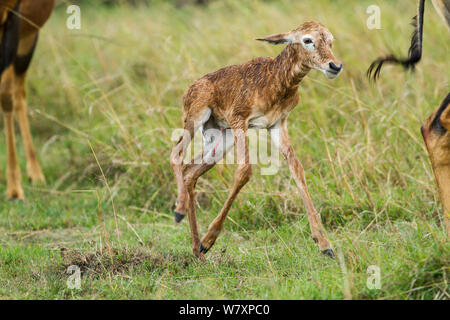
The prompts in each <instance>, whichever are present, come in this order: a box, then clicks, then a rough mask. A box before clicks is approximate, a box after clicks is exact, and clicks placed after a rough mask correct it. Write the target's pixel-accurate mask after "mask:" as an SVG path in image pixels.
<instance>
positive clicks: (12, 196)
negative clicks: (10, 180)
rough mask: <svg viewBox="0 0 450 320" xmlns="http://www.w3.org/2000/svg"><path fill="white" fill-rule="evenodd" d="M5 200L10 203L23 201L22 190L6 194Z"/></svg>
mask: <svg viewBox="0 0 450 320" xmlns="http://www.w3.org/2000/svg"><path fill="white" fill-rule="evenodd" d="M6 199H8V201H11V202H16V201H24V199H25V196H24V193H23V190H22V188H20V189H17V190H12V191H7V192H6Z"/></svg>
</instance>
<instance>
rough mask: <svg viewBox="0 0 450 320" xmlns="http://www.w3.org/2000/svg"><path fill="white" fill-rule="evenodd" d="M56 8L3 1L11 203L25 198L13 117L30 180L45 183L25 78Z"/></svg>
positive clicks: (40, 2)
mask: <svg viewBox="0 0 450 320" xmlns="http://www.w3.org/2000/svg"><path fill="white" fill-rule="evenodd" d="M53 6H54V0H0V36H1V38H0V39H1V40H0V41H1V42H0V104H1V107H2V110H3V118H4V123H5V134H6V144H7V152H8V165H7V172H6V179H7V190H6V196H7V198H8V199H11V200H13V199H23V198H24V193H23V189H22V184H21V172H20V168H19V164H18V161H17V153H16V146H15V138H14V117H13V115H14V114H15V115H16V117H17V120H18V122H19V127H20V132H21V134H22V138H23V141H24V147H25V153H26V157H27V174H28V177H29V179H30V180H31V181H32V182H33V183H36V182H42V183H43V182H45V178H44V175H43V174H42V170H41V167H40V166H39V163H38V161H37V158H36V152H35V149H34V146H33V142H32V138H31V132H30V126H29V123H28V116H27V104H26V93H25V78H26V72H27V69H28V67H29V64H30V62H31V59H32V56H33V52H34V49H35V47H36V43H37V40H38V33H39V29H40V28H41V27H42V26H43V25H44V23H45V22H46V21H47V19H48V18H49V16H50V14H51V12H52V10H53Z"/></svg>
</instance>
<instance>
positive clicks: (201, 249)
mask: <svg viewBox="0 0 450 320" xmlns="http://www.w3.org/2000/svg"><path fill="white" fill-rule="evenodd" d="M208 250H209V248H205V247H204V246H203V244H202V243H200V253H204V254H206V253H207V252H208Z"/></svg>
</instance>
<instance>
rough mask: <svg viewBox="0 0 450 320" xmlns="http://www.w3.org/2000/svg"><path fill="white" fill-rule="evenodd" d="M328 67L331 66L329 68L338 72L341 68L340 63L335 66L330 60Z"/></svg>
mask: <svg viewBox="0 0 450 320" xmlns="http://www.w3.org/2000/svg"><path fill="white" fill-rule="evenodd" d="M330 68H331V70H334V71H336V72H339V71H341V69H342V63H341V64H340V65H339V66H337V65H335V64H334V62H330Z"/></svg>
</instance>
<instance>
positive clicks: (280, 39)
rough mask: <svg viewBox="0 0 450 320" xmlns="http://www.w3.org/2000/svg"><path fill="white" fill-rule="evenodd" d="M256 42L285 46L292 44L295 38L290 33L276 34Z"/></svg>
mask: <svg viewBox="0 0 450 320" xmlns="http://www.w3.org/2000/svg"><path fill="white" fill-rule="evenodd" d="M256 40H259V41H265V42H268V43H271V44H284V43H292V42H293V37H292V35H291V33H290V32H289V33H280V34H274V35H271V36H268V37H265V38H258V39H256Z"/></svg>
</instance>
